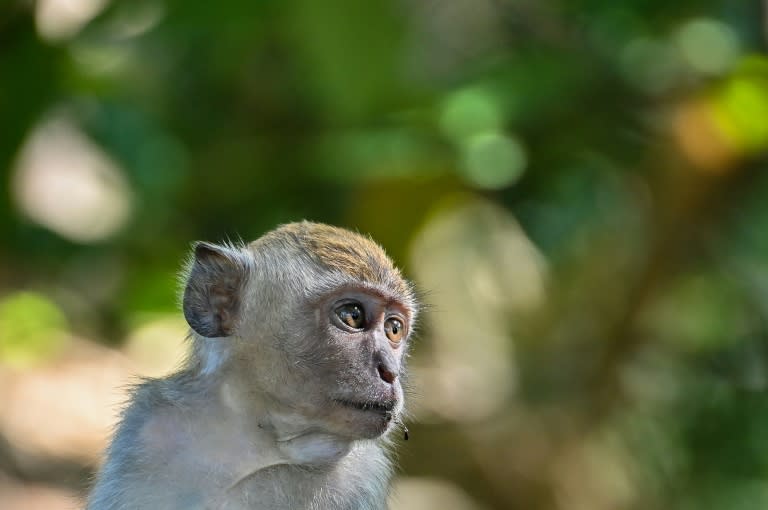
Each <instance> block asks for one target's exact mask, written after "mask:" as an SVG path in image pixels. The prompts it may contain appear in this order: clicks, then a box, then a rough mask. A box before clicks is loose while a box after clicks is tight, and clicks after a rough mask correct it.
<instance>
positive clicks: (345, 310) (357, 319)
mask: <svg viewBox="0 0 768 510" xmlns="http://www.w3.org/2000/svg"><path fill="white" fill-rule="evenodd" d="M336 316H337V317H338V318H339V319H341V322H343V323H344V324H346V325H347V326H349V327H350V328H353V329H361V328H362V327H363V326H365V312H364V311H363V307H362V306H361V305H359V304H357V303H347V304H344V305H341V306H340V307H338V308H337V309H336Z"/></svg>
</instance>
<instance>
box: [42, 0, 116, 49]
mask: <svg viewBox="0 0 768 510" xmlns="http://www.w3.org/2000/svg"><path fill="white" fill-rule="evenodd" d="M107 3H108V0H38V1H37V5H36V8H35V24H36V25H37V33H38V34H40V37H42V38H43V39H46V40H48V41H60V40H63V39H69V38H70V37H72V36H74V35H76V34H77V33H78V32H79V31H80V29H82V28H83V27H84V26H85V25H86V23H88V22H89V21H91V20H92V19H93V18H94V17H96V15H98V14H99V13H100V12H101V11H102V10H103V9H104V8H105V7H106V6H107Z"/></svg>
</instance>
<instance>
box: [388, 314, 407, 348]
mask: <svg viewBox="0 0 768 510" xmlns="http://www.w3.org/2000/svg"><path fill="white" fill-rule="evenodd" d="M384 332H385V333H386V334H387V338H389V341H390V342H392V343H394V344H399V343H400V341H402V339H403V334H404V333H405V331H404V328H403V323H402V322H400V319H396V318H394V317H390V318H389V319H387V320H385V321H384Z"/></svg>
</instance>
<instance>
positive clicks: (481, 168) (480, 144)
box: [461, 133, 526, 189]
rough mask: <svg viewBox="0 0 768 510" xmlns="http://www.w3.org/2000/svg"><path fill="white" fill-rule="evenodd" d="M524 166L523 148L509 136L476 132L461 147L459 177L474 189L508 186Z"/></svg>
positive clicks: (515, 179)
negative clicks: (460, 170)
mask: <svg viewBox="0 0 768 510" xmlns="http://www.w3.org/2000/svg"><path fill="white" fill-rule="evenodd" d="M525 165H526V155H525V149H524V148H523V146H522V145H521V144H520V142H519V141H517V139H516V138H514V137H512V136H509V135H503V134H501V133H482V134H478V135H475V136H473V137H471V138H470V139H469V140H467V142H466V144H465V145H464V147H463V165H462V167H461V168H462V176H463V177H464V178H465V179H466V180H467V181H468V182H469V183H470V184H471V185H473V186H476V187H478V188H484V189H498V188H503V187H506V186H509V185H510V184H512V183H514V182H515V181H517V179H519V178H520V176H521V175H522V174H523V170H524V169H525Z"/></svg>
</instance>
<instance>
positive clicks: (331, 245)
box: [251, 221, 412, 298]
mask: <svg viewBox="0 0 768 510" xmlns="http://www.w3.org/2000/svg"><path fill="white" fill-rule="evenodd" d="M264 246H277V247H279V248H281V249H283V250H284V251H285V254H286V255H289V254H290V253H291V252H295V251H298V252H300V253H302V254H304V255H306V256H308V257H309V258H310V259H312V260H314V261H315V262H317V263H318V264H319V265H320V266H322V267H323V268H325V269H328V270H330V271H333V272H338V273H342V274H345V275H347V276H349V277H351V278H353V279H355V280H359V281H363V282H368V283H372V284H375V285H380V286H384V287H386V288H389V289H391V290H392V291H394V292H397V293H399V294H400V295H403V296H407V297H409V298H410V297H411V295H412V288H411V285H410V284H409V283H408V282H407V281H406V280H405V279H404V278H403V277H402V275H401V273H400V271H399V270H398V269H397V268H396V267H395V265H394V264H393V263H392V260H391V259H390V258H389V256H387V254H386V252H385V251H384V250H383V249H382V248H381V246H379V245H378V244H377V243H376V242H374V241H373V240H371V239H370V238H368V237H366V236H363V235H360V234H358V233H355V232H352V231H349V230H346V229H343V228H339V227H334V226H331V225H326V224H323V223H313V222H309V221H302V222H297V223H288V224H285V225H281V226H280V227H278V228H276V229H275V230H273V231H271V232H268V233H267V234H265V235H263V236H262V237H261V238H259V239H257V240H256V241H254V242H253V243H251V249H253V250H257V251H258V250H261V249H262V248H263V247H264Z"/></svg>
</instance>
